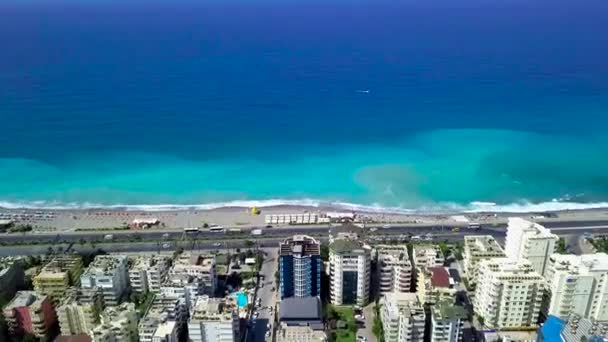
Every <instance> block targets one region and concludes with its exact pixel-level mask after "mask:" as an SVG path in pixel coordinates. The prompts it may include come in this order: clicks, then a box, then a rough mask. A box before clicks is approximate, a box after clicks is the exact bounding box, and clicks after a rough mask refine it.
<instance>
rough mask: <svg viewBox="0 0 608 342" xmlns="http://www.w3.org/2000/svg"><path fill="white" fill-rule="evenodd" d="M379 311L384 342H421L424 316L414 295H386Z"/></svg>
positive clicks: (422, 339)
mask: <svg viewBox="0 0 608 342" xmlns="http://www.w3.org/2000/svg"><path fill="white" fill-rule="evenodd" d="M383 304H384V305H383V306H382V311H381V317H382V327H383V328H384V340H385V342H423V341H424V327H425V321H426V315H425V313H424V307H423V306H422V304H421V303H420V301H418V298H417V297H416V294H414V293H387V294H386V295H384V297H383Z"/></svg>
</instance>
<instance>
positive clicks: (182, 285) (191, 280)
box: [160, 274, 205, 312]
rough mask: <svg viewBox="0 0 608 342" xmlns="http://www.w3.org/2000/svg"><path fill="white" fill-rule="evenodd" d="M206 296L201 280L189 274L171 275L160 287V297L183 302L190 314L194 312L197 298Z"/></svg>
mask: <svg viewBox="0 0 608 342" xmlns="http://www.w3.org/2000/svg"><path fill="white" fill-rule="evenodd" d="M204 294H205V293H204V291H203V287H202V286H201V283H200V282H199V280H198V279H197V278H195V277H194V276H191V275H188V274H179V275H171V276H169V277H168V278H167V279H166V280H165V282H164V283H163V284H162V285H161V287H160V295H162V296H167V297H174V298H178V299H180V300H182V301H183V303H184V304H185V306H186V309H187V310H188V311H189V312H192V310H193V308H194V304H196V298H197V297H199V296H202V295H204Z"/></svg>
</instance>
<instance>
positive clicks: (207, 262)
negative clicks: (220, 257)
mask: <svg viewBox="0 0 608 342" xmlns="http://www.w3.org/2000/svg"><path fill="white" fill-rule="evenodd" d="M183 274H187V275H189V276H192V277H194V279H196V282H197V283H198V284H199V285H200V288H201V291H202V293H203V294H206V295H209V296H213V295H214V294H215V287H216V284H217V274H216V269H215V258H214V257H213V256H212V255H199V254H192V253H188V252H185V253H182V254H180V256H179V258H178V259H177V260H175V262H174V265H173V267H172V268H171V269H170V270H169V275H170V276H175V275H178V276H179V275H183Z"/></svg>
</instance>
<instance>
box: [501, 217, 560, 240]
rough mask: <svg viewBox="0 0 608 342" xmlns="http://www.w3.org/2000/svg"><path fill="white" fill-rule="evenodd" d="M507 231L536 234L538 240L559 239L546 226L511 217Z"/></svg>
mask: <svg viewBox="0 0 608 342" xmlns="http://www.w3.org/2000/svg"><path fill="white" fill-rule="evenodd" d="M507 229H509V230H510V229H517V230H522V231H524V232H529V233H532V234H534V237H536V238H555V239H557V238H558V237H557V235H555V234H553V233H551V230H549V229H547V228H545V227H544V226H541V225H540V224H538V223H536V222H531V221H528V220H524V219H523V218H521V217H509V221H508V226H507Z"/></svg>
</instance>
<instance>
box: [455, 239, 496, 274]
mask: <svg viewBox="0 0 608 342" xmlns="http://www.w3.org/2000/svg"><path fill="white" fill-rule="evenodd" d="M462 256H463V262H464V271H465V272H466V274H467V277H468V279H469V282H470V283H475V281H476V276H477V264H478V263H479V262H480V261H482V260H488V259H493V258H502V257H505V256H506V255H505V251H504V250H503V249H502V247H500V245H499V244H498V242H496V239H494V238H493V237H492V236H491V235H470V236H465V237H464V252H463V253H462Z"/></svg>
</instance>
